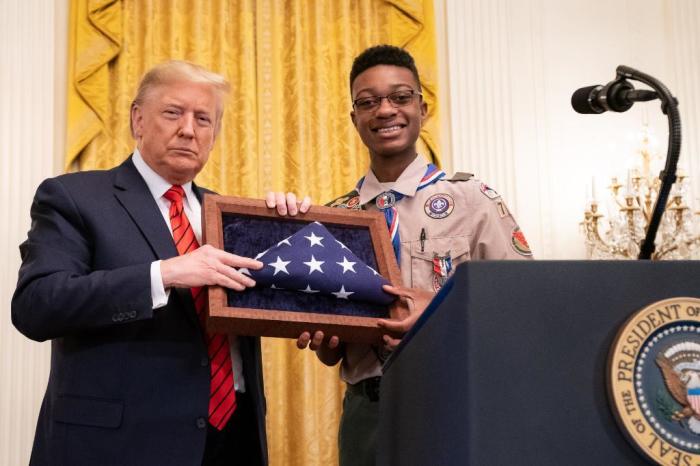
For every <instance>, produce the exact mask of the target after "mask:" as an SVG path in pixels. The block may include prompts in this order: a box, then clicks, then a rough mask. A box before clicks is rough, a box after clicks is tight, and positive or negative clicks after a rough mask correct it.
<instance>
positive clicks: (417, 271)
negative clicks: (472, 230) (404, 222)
mask: <svg viewBox="0 0 700 466" xmlns="http://www.w3.org/2000/svg"><path fill="white" fill-rule="evenodd" d="M421 243H422V244H421ZM470 258H471V252H470V250H469V237H468V236H467V235H464V236H451V237H445V238H430V239H428V238H426V239H425V240H423V241H420V240H418V241H412V242H411V287H412V288H420V289H424V290H433V291H435V292H437V291H438V290H439V289H440V288H441V287H442V285H443V284H444V283H445V281H446V280H447V278H448V277H450V276H452V274H453V273H454V270H455V268H456V267H457V265H459V264H461V263H462V262H466V261H468V260H469V259H470Z"/></svg>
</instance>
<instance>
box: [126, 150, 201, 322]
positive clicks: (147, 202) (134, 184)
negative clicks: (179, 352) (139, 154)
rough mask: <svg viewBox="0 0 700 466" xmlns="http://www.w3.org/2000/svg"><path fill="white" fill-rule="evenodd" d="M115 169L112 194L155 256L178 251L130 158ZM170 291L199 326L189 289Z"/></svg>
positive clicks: (167, 257) (169, 254)
mask: <svg viewBox="0 0 700 466" xmlns="http://www.w3.org/2000/svg"><path fill="white" fill-rule="evenodd" d="M115 172H116V174H115V177H114V195H115V197H116V198H117V200H118V201H119V203H120V204H121V205H122V206H123V207H124V209H125V210H126V211H127V212H128V213H129V216H130V217H131V218H132V220H133V221H134V223H135V224H136V226H137V227H138V228H139V230H140V231H141V233H142V234H143V236H144V238H145V239H146V241H147V242H148V244H149V245H150V246H151V249H152V250H153V253H154V254H155V256H156V257H157V258H158V259H161V260H162V259H170V258H171V257H175V256H177V255H178V252H177V249H176V248H175V243H174V242H173V237H172V235H171V234H170V230H169V229H168V226H167V225H166V224H165V221H164V219H163V215H162V214H161V213H160V209H158V205H157V204H156V201H155V199H153V195H152V194H151V191H150V190H149V189H148V186H147V185H146V182H145V181H144V179H143V178H142V177H141V175H140V174H139V172H138V170H136V166H135V165H134V163H133V162H132V161H131V157H129V158H128V159H127V160H126V161H125V162H124V163H122V164H121V165H120V166H119V167H117V168H116V171H115ZM171 292H174V294H175V295H177V296H178V299H179V300H180V302H182V303H183V304H184V306H183V311H184V313H185V315H186V316H187V317H188V319H189V320H190V321H191V323H192V324H193V325H195V326H199V319H198V318H197V313H196V311H195V308H194V302H193V300H192V294H191V293H190V290H189V289H186V288H174V289H172V291H171Z"/></svg>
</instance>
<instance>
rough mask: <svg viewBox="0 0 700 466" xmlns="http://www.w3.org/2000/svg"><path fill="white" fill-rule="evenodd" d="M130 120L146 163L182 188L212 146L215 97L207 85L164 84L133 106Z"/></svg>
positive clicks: (202, 165)
mask: <svg viewBox="0 0 700 466" xmlns="http://www.w3.org/2000/svg"><path fill="white" fill-rule="evenodd" d="M131 118H132V124H133V127H134V136H135V137H136V140H137V142H138V148H139V152H141V155H142V156H143V159H144V160H145V161H146V163H147V164H148V165H149V166H150V167H151V168H152V169H153V170H154V171H155V172H156V173H158V174H159V175H160V176H162V177H163V178H165V179H166V180H167V181H168V182H170V183H173V184H184V183H187V182H188V181H192V180H193V179H194V177H195V176H196V175H197V173H199V172H200V170H201V169H202V168H203V167H204V164H205V163H206V162H207V159H208V158H209V152H210V151H211V149H212V147H213V146H214V140H215V139H216V134H217V131H218V120H217V96H216V93H215V91H214V90H213V89H212V87H211V86H209V85H207V84H202V83H191V82H176V83H172V84H164V85H161V86H158V87H156V88H154V89H152V90H151V91H150V92H149V93H148V94H147V95H146V96H145V99H144V102H143V103H142V104H141V105H135V106H134V108H133V109H132V114H131Z"/></svg>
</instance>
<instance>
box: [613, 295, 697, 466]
mask: <svg viewBox="0 0 700 466" xmlns="http://www.w3.org/2000/svg"><path fill="white" fill-rule="evenodd" d="M607 375H608V397H609V400H610V404H611V407H612V411H613V413H614V414H615V417H616V418H617V421H618V424H619V425H620V428H621V429H622V431H623V432H624V433H625V434H626V436H627V437H628V439H629V440H630V441H631V442H632V444H633V445H634V446H635V447H636V448H637V449H638V450H640V451H641V452H643V453H644V454H645V455H646V456H648V457H649V458H651V459H652V460H654V461H656V462H657V463H659V464H664V465H681V466H685V465H687V466H690V465H693V466H696V465H700V299H697V298H671V299H666V300H664V301H659V302H657V303H654V304H650V305H649V306H647V307H645V308H644V309H642V310H640V311H638V312H636V313H635V314H634V315H632V316H631V317H630V318H629V319H628V320H627V322H625V324H624V325H623V326H622V328H621V329H620V331H619V333H618V334H617V337H616V338H615V342H614V343H613V345H612V347H611V348H610V355H609V358H608V373H607Z"/></svg>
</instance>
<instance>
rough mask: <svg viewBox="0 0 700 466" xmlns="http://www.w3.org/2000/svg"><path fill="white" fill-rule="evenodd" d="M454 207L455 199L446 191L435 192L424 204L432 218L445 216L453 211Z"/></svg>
mask: <svg viewBox="0 0 700 466" xmlns="http://www.w3.org/2000/svg"><path fill="white" fill-rule="evenodd" d="M454 208H455V201H454V199H452V196H450V195H449V194H445V193H438V194H433V195H432V196H430V197H429V198H428V200H427V201H425V205H424V206H423V210H425V214H426V215H427V216H428V217H430V218H445V217H447V216H448V215H450V214H451V213H452V211H453V210H454Z"/></svg>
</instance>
